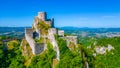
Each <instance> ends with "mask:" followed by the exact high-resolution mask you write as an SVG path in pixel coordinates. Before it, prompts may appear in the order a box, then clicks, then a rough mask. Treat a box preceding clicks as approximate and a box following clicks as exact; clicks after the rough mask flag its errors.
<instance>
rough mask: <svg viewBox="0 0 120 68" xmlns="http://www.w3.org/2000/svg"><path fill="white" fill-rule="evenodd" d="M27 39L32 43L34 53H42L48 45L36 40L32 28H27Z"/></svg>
mask: <svg viewBox="0 0 120 68" xmlns="http://www.w3.org/2000/svg"><path fill="white" fill-rule="evenodd" d="M25 39H26V41H27V42H28V44H29V45H30V47H31V49H32V53H33V54H40V53H41V52H42V51H44V49H45V47H46V45H45V44H43V43H39V44H38V43H36V42H35V41H34V39H33V32H32V29H31V28H26V29H25Z"/></svg>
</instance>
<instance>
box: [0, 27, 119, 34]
mask: <svg viewBox="0 0 120 68" xmlns="http://www.w3.org/2000/svg"><path fill="white" fill-rule="evenodd" d="M25 28H31V27H0V33H3V32H11V31H15V32H18V31H20V32H24V29H25ZM58 28H59V29H62V30H65V31H66V30H80V31H105V32H106V31H108V32H120V28H89V27H82V28H81V27H71V26H66V27H58Z"/></svg>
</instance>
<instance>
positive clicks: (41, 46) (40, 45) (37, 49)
mask: <svg viewBox="0 0 120 68" xmlns="http://www.w3.org/2000/svg"><path fill="white" fill-rule="evenodd" d="M45 49H46V44H45V43H36V46H35V54H40V53H41V52H43V51H44V50H45Z"/></svg>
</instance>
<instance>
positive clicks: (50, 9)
mask: <svg viewBox="0 0 120 68" xmlns="http://www.w3.org/2000/svg"><path fill="white" fill-rule="evenodd" d="M39 11H46V12H47V15H48V18H55V26H56V27H63V26H74V27H106V28H108V27H120V0H0V26H10V27H20V26H31V25H32V23H33V19H34V16H36V15H37V13H38V12H39Z"/></svg>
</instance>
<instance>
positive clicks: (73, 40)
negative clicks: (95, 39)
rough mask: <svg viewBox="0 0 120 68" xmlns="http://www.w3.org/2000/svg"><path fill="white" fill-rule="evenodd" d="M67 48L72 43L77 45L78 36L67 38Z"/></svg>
mask: <svg viewBox="0 0 120 68" xmlns="http://www.w3.org/2000/svg"><path fill="white" fill-rule="evenodd" d="M66 41H67V46H69V44H70V42H72V43H74V45H77V36H66Z"/></svg>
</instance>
